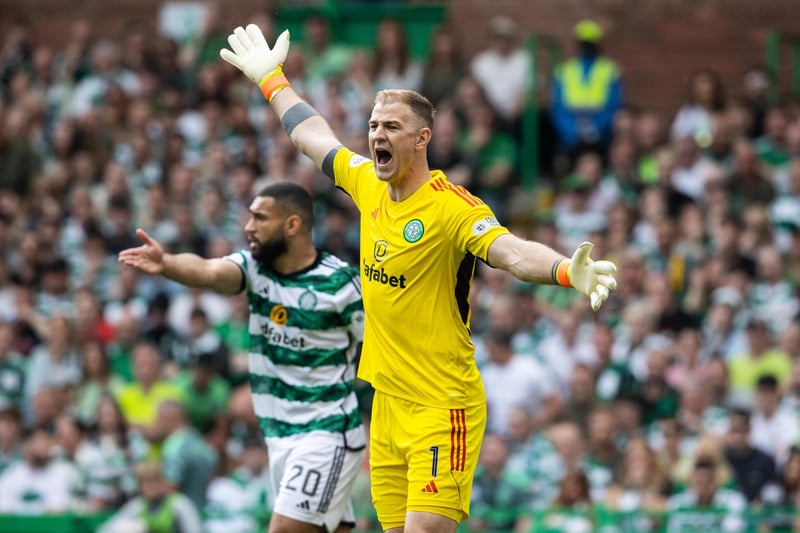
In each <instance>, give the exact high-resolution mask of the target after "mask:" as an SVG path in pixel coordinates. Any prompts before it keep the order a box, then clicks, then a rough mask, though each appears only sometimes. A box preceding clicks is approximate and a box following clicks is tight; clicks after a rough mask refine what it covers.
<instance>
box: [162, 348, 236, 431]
mask: <svg viewBox="0 0 800 533" xmlns="http://www.w3.org/2000/svg"><path fill="white" fill-rule="evenodd" d="M215 358H216V355H215V354H213V353H210V352H201V353H198V354H196V355H195V356H193V357H192V359H191V362H190V363H189V367H188V368H187V369H186V370H183V371H182V372H181V373H180V374H178V375H177V376H176V378H175V379H174V380H173V382H174V383H175V385H177V387H178V388H179V389H180V390H181V393H182V397H183V398H184V399H185V406H186V414H187V416H188V417H189V422H190V424H191V425H192V427H194V428H195V429H196V430H198V431H199V432H200V433H207V432H208V431H210V430H211V429H212V427H213V426H214V424H215V423H216V421H217V419H218V418H220V417H221V416H223V415H224V414H225V412H226V411H227V409H228V401H229V400H230V395H231V390H230V385H228V382H227V381H225V380H224V379H223V378H222V377H221V376H220V375H219V374H218V373H217V371H216V370H215V363H216V361H215Z"/></svg>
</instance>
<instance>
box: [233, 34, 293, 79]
mask: <svg viewBox="0 0 800 533" xmlns="http://www.w3.org/2000/svg"><path fill="white" fill-rule="evenodd" d="M228 44H229V45H230V47H231V49H232V50H233V52H231V50H228V49H227V48H223V49H222V50H220V51H219V55H220V57H222V59H224V60H225V61H227V62H228V63H230V64H231V65H233V66H234V67H236V68H238V69H239V70H241V71H242V72H244V74H245V76H247V77H248V78H250V79H251V80H253V81H254V82H255V83H257V84H259V85H261V82H262V80H263V79H264V78H266V77H267V76H268V75H269V74H271V73H273V72H274V71H275V70H276V69H277V68H278V67H280V66H281V65H283V62H284V61H286V54H288V53H289V30H284V31H283V33H281V34H280V35H279V36H278V38H277V39H276V40H275V46H273V47H272V48H270V47H269V45H268V44H267V40H266V39H265V38H264V34H263V33H262V32H261V29H260V28H259V27H258V26H256V25H255V24H248V25H247V29H244V28H242V27H241V26H238V27H237V28H236V29H235V30H233V33H231V34H230V35H228Z"/></svg>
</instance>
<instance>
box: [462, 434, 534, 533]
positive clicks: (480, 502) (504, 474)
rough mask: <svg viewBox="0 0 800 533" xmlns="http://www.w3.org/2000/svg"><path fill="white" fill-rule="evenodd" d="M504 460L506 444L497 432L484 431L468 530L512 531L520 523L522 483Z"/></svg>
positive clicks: (525, 494) (505, 459)
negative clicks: (485, 432) (486, 432)
mask: <svg viewBox="0 0 800 533" xmlns="http://www.w3.org/2000/svg"><path fill="white" fill-rule="evenodd" d="M507 461H508V443H507V442H506V441H505V440H504V439H503V438H502V437H500V436H499V435H494V434H491V433H489V434H487V435H486V437H484V439H483V445H482V446H481V454H480V458H479V459H478V468H477V470H476V472H475V481H474V483H473V487H472V501H471V504H470V505H471V511H470V512H471V515H472V519H471V520H470V521H469V529H470V531H493V532H501V531H513V530H515V529H516V527H517V525H518V524H520V523H521V520H522V512H523V510H524V503H525V502H526V500H527V493H526V490H525V483H524V481H523V479H522V478H521V477H520V475H519V473H518V472H515V471H513V470H511V469H509V468H508V463H507Z"/></svg>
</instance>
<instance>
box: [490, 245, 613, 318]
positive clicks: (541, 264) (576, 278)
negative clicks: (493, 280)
mask: <svg viewBox="0 0 800 533" xmlns="http://www.w3.org/2000/svg"><path fill="white" fill-rule="evenodd" d="M592 246H593V244H592V243H590V242H584V243H581V245H580V246H578V248H577V249H576V250H575V253H573V254H572V258H571V259H567V258H566V257H564V256H563V255H561V254H560V253H558V252H556V251H555V250H553V249H552V248H549V247H548V246H545V245H544V244H541V243H538V242H535V241H526V240H523V239H520V238H519V237H517V236H515V235H511V234H505V235H501V236H500V237H498V238H496V239H495V240H494V242H492V244H491V245H490V246H489V251H488V257H487V259H488V261H489V264H490V265H492V266H494V267H497V268H502V269H503V270H507V271H509V272H511V273H512V274H514V276H516V277H517V278H518V279H521V280H522V281H530V282H534V283H544V284H549V285H563V286H565V287H574V288H575V289H576V290H577V291H578V292H580V293H582V294H585V295H586V296H588V297H589V300H590V302H591V304H592V309H594V310H595V311H597V310H598V309H600V306H601V305H603V302H605V301H606V299H607V298H608V293H609V291H613V290H614V289H616V288H617V280H616V278H615V277H614V275H615V274H616V273H617V267H616V265H614V263H612V262H611V261H592V259H591V258H590V257H589V254H590V253H591V252H592Z"/></svg>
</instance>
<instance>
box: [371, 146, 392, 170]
mask: <svg viewBox="0 0 800 533" xmlns="http://www.w3.org/2000/svg"><path fill="white" fill-rule="evenodd" d="M391 162H392V153H391V152H389V151H388V150H384V149H383V148H376V149H375V166H377V167H380V168H386V167H387V166H389V163H391Z"/></svg>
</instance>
